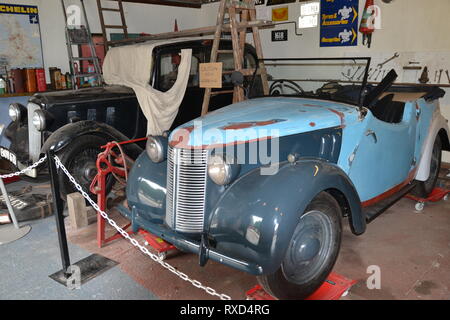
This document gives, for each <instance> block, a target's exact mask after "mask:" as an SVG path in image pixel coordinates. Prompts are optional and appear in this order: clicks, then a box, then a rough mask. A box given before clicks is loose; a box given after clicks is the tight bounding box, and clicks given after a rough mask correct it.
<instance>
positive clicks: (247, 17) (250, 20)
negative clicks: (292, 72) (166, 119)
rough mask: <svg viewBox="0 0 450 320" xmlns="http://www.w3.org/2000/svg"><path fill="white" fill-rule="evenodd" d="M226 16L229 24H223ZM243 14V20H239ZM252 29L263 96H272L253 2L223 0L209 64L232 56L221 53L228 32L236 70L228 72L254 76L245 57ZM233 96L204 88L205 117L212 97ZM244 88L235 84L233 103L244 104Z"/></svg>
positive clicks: (203, 109) (203, 113) (223, 51)
mask: <svg viewBox="0 0 450 320" xmlns="http://www.w3.org/2000/svg"><path fill="white" fill-rule="evenodd" d="M225 15H228V17H229V20H230V23H229V28H226V27H228V25H226V24H224V20H225ZM238 15H240V19H238ZM249 28H251V29H252V34H253V43H254V45H255V49H256V54H257V57H258V73H257V74H258V75H260V76H261V80H262V86H263V90H264V94H265V95H268V94H269V85H268V82H267V71H266V68H265V66H264V62H263V61H262V59H263V54H262V45H261V38H260V36H259V27H258V21H257V20H256V9H255V4H254V0H242V1H237V0H221V1H220V6H219V13H218V15H217V23H216V30H215V33H214V41H213V46H212V50H211V59H210V62H217V58H218V55H219V54H220V53H230V50H219V45H220V41H221V40H222V39H223V38H222V33H223V32H224V30H225V31H230V32H231V41H232V44H233V50H232V52H233V59H234V70H233V71H227V73H233V72H235V71H238V72H240V73H242V75H244V76H251V75H253V74H254V73H255V69H244V68H243V64H244V57H245V51H244V48H245V40H246V35H247V30H248V29H249ZM226 93H230V91H229V90H222V91H214V92H212V90H211V88H206V89H205V95H204V98H203V105H202V115H205V114H206V113H208V109H209V103H210V100H211V96H212V95H217V94H226ZM244 100H245V95H244V88H243V87H242V86H240V85H235V86H234V89H233V103H236V102H240V101H244Z"/></svg>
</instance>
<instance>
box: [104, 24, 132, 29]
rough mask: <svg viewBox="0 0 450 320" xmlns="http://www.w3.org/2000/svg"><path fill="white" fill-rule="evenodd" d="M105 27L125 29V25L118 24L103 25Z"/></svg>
mask: <svg viewBox="0 0 450 320" xmlns="http://www.w3.org/2000/svg"><path fill="white" fill-rule="evenodd" d="M105 28H106V29H126V28H127V26H118V25H105Z"/></svg>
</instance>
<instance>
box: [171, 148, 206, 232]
mask: <svg viewBox="0 0 450 320" xmlns="http://www.w3.org/2000/svg"><path fill="white" fill-rule="evenodd" d="M207 157H208V151H207V150H196V149H192V150H191V149H179V148H172V147H169V150H168V154H167V194H166V201H167V203H166V223H167V224H168V225H169V226H170V227H171V228H173V229H175V230H176V231H180V232H187V233H199V232H202V231H203V223H204V214H205V193H206V178H207V176H206V175H207V166H206V164H207Z"/></svg>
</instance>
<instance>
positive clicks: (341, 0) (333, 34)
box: [320, 0, 359, 47]
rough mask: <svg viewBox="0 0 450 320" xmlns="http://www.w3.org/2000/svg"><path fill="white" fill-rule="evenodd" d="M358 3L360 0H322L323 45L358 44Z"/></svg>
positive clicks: (321, 39) (321, 31)
mask: <svg viewBox="0 0 450 320" xmlns="http://www.w3.org/2000/svg"><path fill="white" fill-rule="evenodd" d="M358 3H359V2H358V0H334V1H333V2H330V1H328V0H321V3H320V46H321V47H347V46H356V45H358Z"/></svg>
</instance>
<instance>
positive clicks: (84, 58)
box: [72, 57, 98, 61]
mask: <svg viewBox="0 0 450 320" xmlns="http://www.w3.org/2000/svg"><path fill="white" fill-rule="evenodd" d="M72 59H73V60H79V61H89V60H98V57H72Z"/></svg>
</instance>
